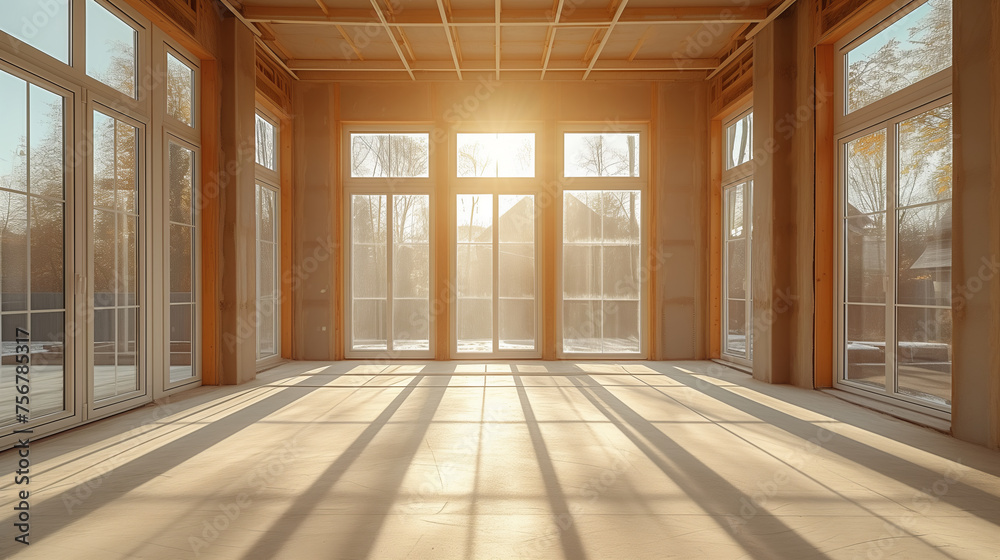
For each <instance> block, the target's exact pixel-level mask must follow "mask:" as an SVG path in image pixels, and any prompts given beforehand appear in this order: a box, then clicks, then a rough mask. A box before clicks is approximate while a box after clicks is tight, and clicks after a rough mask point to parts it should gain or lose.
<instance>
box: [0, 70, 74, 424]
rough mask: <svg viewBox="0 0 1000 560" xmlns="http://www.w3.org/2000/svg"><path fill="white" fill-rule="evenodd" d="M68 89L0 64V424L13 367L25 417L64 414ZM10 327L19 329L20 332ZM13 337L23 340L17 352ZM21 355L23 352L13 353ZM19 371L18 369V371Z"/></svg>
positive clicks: (7, 413) (11, 406) (68, 346)
mask: <svg viewBox="0 0 1000 560" xmlns="http://www.w3.org/2000/svg"><path fill="white" fill-rule="evenodd" d="M68 97H69V93H68V92H63V91H60V90H58V89H57V88H54V87H53V86H52V85H51V84H47V83H44V82H42V81H40V80H37V79H32V78H30V77H29V76H27V75H23V74H20V73H17V72H16V71H15V70H13V69H10V68H8V67H7V66H5V65H3V64H2V63H0V99H3V100H4V112H5V117H4V121H3V123H4V124H3V125H2V126H0V323H2V324H0V336H2V340H3V359H2V364H0V426H3V427H4V430H7V429H9V428H10V427H11V426H14V425H17V424H16V413H17V412H22V411H19V410H15V397H17V396H18V394H17V393H16V392H15V380H16V376H17V374H18V373H20V372H19V370H18V367H19V366H21V365H23V364H27V365H28V369H29V370H30V379H31V385H30V387H31V394H30V399H31V402H30V410H31V418H32V419H44V418H46V417H47V416H50V415H52V414H54V413H59V412H63V411H64V410H65V404H64V392H63V391H64V388H65V386H66V373H67V360H68V359H69V357H71V356H72V350H73V341H72V340H70V341H67V340H66V336H65V332H66V310H67V309H68V308H69V309H71V307H70V305H68V302H67V293H66V288H65V286H66V281H65V279H66V266H65V265H66V256H65V247H66V245H65V240H66V200H67V198H66V197H67V196H68V195H71V189H67V188H66V186H67V182H68V181H67V174H66V169H67V168H66V166H65V163H64V162H65V155H66V129H67V128H68V124H67V123H68V122H71V121H69V119H68V116H69V110H68V108H69V106H70V104H69V102H68ZM17 329H22V331H21V332H22V333H28V334H27V335H24V334H19V331H18V330H17ZM18 338H25V339H28V340H27V341H26V342H27V344H22V345H21V346H22V348H20V349H18V346H19V342H18V340H17V339H18ZM24 354H26V355H27V357H26V358H24V357H21V358H18V356H19V355H24ZM23 371H24V369H22V370H21V372H23Z"/></svg>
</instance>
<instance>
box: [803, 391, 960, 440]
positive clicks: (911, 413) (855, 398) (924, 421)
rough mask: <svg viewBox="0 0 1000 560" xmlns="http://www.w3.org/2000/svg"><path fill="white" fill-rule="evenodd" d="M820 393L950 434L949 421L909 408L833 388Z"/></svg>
mask: <svg viewBox="0 0 1000 560" xmlns="http://www.w3.org/2000/svg"><path fill="white" fill-rule="evenodd" d="M819 390H820V391H822V392H824V393H826V394H828V395H830V396H833V397H836V398H838V399H840V400H843V401H847V402H849V403H852V404H856V405H858V406H861V407H864V408H867V409H870V410H874V411H875V412H881V413H882V414H887V415H889V416H892V417H893V418H898V419H899V420H903V421H905V422H909V423H911V424H916V425H918V426H923V427H925V428H930V429H932V430H937V431H939V432H942V433H945V434H951V421H950V420H945V419H943V418H938V417H936V416H932V415H930V414H926V413H923V412H919V411H916V410H911V409H909V408H904V407H902V406H897V405H893V404H890V403H887V402H884V401H881V400H879V399H873V398H871V397H866V396H864V395H859V394H857V393H852V392H849V391H844V390H842V389H835V388H821V389H819Z"/></svg>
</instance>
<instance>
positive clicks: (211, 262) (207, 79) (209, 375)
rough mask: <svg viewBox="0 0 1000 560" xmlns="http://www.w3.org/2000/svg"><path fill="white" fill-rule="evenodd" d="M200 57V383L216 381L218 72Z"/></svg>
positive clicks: (215, 64)
mask: <svg viewBox="0 0 1000 560" xmlns="http://www.w3.org/2000/svg"><path fill="white" fill-rule="evenodd" d="M218 72H219V70H218V63H217V62H216V61H215V60H211V59H209V60H202V61H201V95H200V99H199V104H200V107H201V114H200V115H199V118H200V119H201V121H200V122H201V200H202V207H201V301H202V303H201V383H202V385H219V384H220V379H219V340H220V334H221V332H220V328H221V324H220V322H219V304H220V300H219V281H218V274H219V273H218V264H219V242H220V238H219V235H220V233H219V195H220V192H219V189H220V186H219V178H220V175H219V174H220V172H221V169H220V166H219V153H220V147H219V101H220V97H219V75H218Z"/></svg>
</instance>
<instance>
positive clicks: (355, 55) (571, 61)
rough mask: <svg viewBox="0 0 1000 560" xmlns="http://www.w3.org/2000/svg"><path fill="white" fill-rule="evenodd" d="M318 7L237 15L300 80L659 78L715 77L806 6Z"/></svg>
mask: <svg viewBox="0 0 1000 560" xmlns="http://www.w3.org/2000/svg"><path fill="white" fill-rule="evenodd" d="M510 1H511V2H512V3H513V0H510ZM223 2H224V3H227V4H228V5H229V6H232V4H230V2H232V3H233V4H236V2H234V1H233V0H223ZM314 2H315V4H314V5H313V4H311V3H309V0H243V3H242V5H239V4H238V8H232V10H233V12H234V13H236V14H237V17H239V18H240V19H242V20H243V21H244V22H245V23H246V24H247V25H248V26H250V27H251V29H253V30H254V33H255V34H256V35H257V36H258V40H259V41H260V42H261V44H263V46H264V47H265V48H266V50H267V51H268V52H269V53H270V54H272V55H273V56H274V58H275V59H276V60H277V61H278V62H279V63H280V64H281V65H282V66H283V67H284V68H285V69H286V70H287V71H288V72H289V74H291V75H292V76H293V77H296V78H300V79H310V80H336V81H349V80H399V79H403V80H414V81H415V80H434V81H441V80H449V79H450V80H467V79H479V78H481V77H482V76H483V75H484V73H488V74H487V75H492V76H493V77H494V78H496V79H502V78H509V79H517V80H525V79H528V80H593V79H624V80H629V79H641V80H648V79H675V78H676V79H691V78H692V77H693V76H700V77H701V78H702V79H704V78H706V77H710V76H711V75H714V74H715V73H716V72H717V71H718V70H719V69H720V68H721V67H723V66H724V65H725V64H726V63H727V62H728V61H729V60H732V59H733V58H734V57H737V56H739V54H740V53H742V52H744V51H745V49H746V48H748V46H749V43H750V41H751V40H752V37H753V36H754V35H755V34H756V33H757V32H758V31H759V30H760V29H761V28H762V27H763V26H764V25H766V24H767V23H769V22H770V21H772V20H773V19H774V18H776V17H778V16H779V15H780V14H781V13H782V12H783V11H784V10H785V9H787V8H788V7H789V6H791V5H792V4H793V3H794V2H795V0H747V1H746V2H741V3H740V5H728V6H724V5H720V6H705V5H683V4H685V3H691V4H696V3H701V0H664V1H663V4H668V5H664V6H649V2H648V1H642V2H640V0H631V2H630V0H604V1H603V2H602V1H601V0H517V2H516V7H514V8H505V7H504V5H503V4H504V0H461V1H459V0H407V2H405V3H402V2H400V1H399V0H337V1H336V2H333V1H332V0H314ZM604 2H606V3H604ZM328 3H331V4H332V3H335V4H337V6H336V7H334V6H330V5H329V4H328ZM368 3H370V5H367V4H368ZM719 4H724V2H719ZM601 6H603V7H601ZM488 30H492V33H490V32H489V31H488Z"/></svg>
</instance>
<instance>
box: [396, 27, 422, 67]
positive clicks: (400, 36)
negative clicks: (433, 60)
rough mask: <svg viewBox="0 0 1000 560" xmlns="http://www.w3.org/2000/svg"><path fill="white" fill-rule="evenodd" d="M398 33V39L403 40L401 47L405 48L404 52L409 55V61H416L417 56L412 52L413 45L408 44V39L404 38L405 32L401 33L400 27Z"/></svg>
mask: <svg viewBox="0 0 1000 560" xmlns="http://www.w3.org/2000/svg"><path fill="white" fill-rule="evenodd" d="M398 31H399V38H400V39H402V40H403V46H404V47H406V52H407V53H408V54H409V55H410V60H416V59H417V55H416V53H414V52H413V45H412V44H410V38H409V37H407V36H406V32H405V31H403V28H402V27H400V28H399V29H398Z"/></svg>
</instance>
